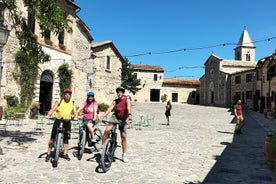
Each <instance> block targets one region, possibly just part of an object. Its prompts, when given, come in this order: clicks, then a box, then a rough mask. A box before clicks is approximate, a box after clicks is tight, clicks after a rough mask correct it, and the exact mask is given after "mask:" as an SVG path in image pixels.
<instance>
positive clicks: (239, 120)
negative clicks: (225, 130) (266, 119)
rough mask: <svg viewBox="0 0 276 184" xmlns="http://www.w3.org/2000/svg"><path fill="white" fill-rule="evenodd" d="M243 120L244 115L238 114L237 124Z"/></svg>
mask: <svg viewBox="0 0 276 184" xmlns="http://www.w3.org/2000/svg"><path fill="white" fill-rule="evenodd" d="M242 121H243V116H242V115H238V116H237V117H236V123H237V124H240V123H241V122H242Z"/></svg>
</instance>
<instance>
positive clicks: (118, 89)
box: [116, 86, 125, 93]
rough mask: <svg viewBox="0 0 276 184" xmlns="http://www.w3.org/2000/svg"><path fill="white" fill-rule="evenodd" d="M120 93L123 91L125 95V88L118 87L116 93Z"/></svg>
mask: <svg viewBox="0 0 276 184" xmlns="http://www.w3.org/2000/svg"><path fill="white" fill-rule="evenodd" d="M119 91H122V92H123V93H125V88H123V87H122V86H120V87H117V88H116V92H117V93H118V92H119Z"/></svg>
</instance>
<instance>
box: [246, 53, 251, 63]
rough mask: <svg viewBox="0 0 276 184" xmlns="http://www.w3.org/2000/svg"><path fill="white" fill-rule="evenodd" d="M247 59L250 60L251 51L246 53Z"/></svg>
mask: <svg viewBox="0 0 276 184" xmlns="http://www.w3.org/2000/svg"><path fill="white" fill-rule="evenodd" d="M246 61H250V53H249V52H247V54H246Z"/></svg>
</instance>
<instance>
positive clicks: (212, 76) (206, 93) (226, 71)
mask: <svg viewBox="0 0 276 184" xmlns="http://www.w3.org/2000/svg"><path fill="white" fill-rule="evenodd" d="M234 50H235V60H225V59H222V58H219V57H218V56H216V55H214V54H211V56H210V57H209V58H208V59H207V61H206V62H205V64H204V66H205V73H204V75H203V76H202V77H201V78H200V104H202V105H215V106H221V107H231V106H232V105H233V103H235V102H234V101H235V100H236V99H242V98H243V96H242V94H243V93H242V92H241V93H240V96H236V95H235V96H231V95H232V94H238V92H237V91H236V92H237V93H236V92H232V90H233V89H234V90H237V88H235V87H234V88H233V86H232V85H233V84H232V83H231V74H234V73H237V72H241V71H248V70H252V69H254V68H255V66H256V62H255V61H254V60H255V46H254V44H253V42H252V41H251V38H250V36H249V34H248V32H247V30H243V32H242V34H241V36H240V39H239V42H238V44H237V47H236V48H235V49H234ZM250 90H252V88H250V89H246V90H245V91H250ZM245 98H246V97H245Z"/></svg>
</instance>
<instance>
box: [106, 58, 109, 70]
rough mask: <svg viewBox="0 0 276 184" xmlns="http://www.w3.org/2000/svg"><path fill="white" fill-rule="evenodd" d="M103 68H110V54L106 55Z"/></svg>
mask: <svg viewBox="0 0 276 184" xmlns="http://www.w3.org/2000/svg"><path fill="white" fill-rule="evenodd" d="M105 69H107V70H110V56H106V66H105Z"/></svg>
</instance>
